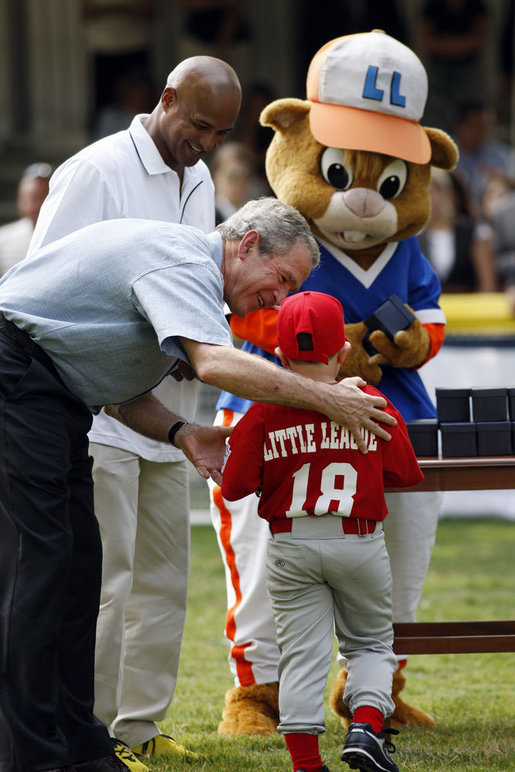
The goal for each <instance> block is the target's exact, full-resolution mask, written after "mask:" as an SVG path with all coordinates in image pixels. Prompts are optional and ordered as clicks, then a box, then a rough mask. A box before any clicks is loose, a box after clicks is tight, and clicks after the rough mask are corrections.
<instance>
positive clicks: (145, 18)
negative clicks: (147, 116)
mask: <svg viewBox="0 0 515 772" xmlns="http://www.w3.org/2000/svg"><path fill="white" fill-rule="evenodd" d="M155 12H156V9H155V2H154V0H82V20H83V23H84V30H85V34H86V47H87V51H88V54H89V58H90V68H91V82H92V84H93V94H92V103H91V107H90V113H91V114H90V129H91V131H92V132H93V130H94V126H95V121H96V120H97V116H98V115H99V113H100V112H101V110H103V109H104V108H105V107H106V106H107V105H112V104H114V103H115V101H116V89H117V85H118V83H119V80H120V78H121V77H122V76H123V75H124V74H125V73H127V72H138V73H142V74H144V75H146V76H148V77H149V76H150V74H151V72H152V23H153V20H154V17H155ZM151 106H152V105H150V106H149V109H150V108H151ZM124 128H127V127H126V126H125V127H124Z"/></svg>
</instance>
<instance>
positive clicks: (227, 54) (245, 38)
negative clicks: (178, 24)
mask: <svg viewBox="0 0 515 772" xmlns="http://www.w3.org/2000/svg"><path fill="white" fill-rule="evenodd" d="M179 3H180V5H181V6H182V8H183V10H184V29H183V30H182V33H181V35H180V36H179V40H178V46H179V52H178V53H179V56H180V58H181V59H184V58H186V57H188V56H198V55H200V54H204V55H206V56H215V57H218V58H219V59H224V61H226V62H229V63H230V64H231V65H232V66H233V67H234V68H235V69H236V70H237V72H238V73H240V77H241V74H242V73H247V72H248V71H249V68H250V67H251V61H250V42H251V40H252V29H251V26H250V23H249V21H248V20H247V17H246V13H245V6H246V4H247V2H246V0H179Z"/></svg>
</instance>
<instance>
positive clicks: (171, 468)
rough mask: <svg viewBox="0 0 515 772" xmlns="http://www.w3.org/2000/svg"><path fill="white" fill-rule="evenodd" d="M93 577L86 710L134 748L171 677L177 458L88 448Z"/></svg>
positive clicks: (177, 634) (162, 711)
mask: <svg viewBox="0 0 515 772" xmlns="http://www.w3.org/2000/svg"><path fill="white" fill-rule="evenodd" d="M90 452H91V453H92V455H93V458H94V466H93V478H94V483H95V511H96V515H97V518H98V521H99V524H100V532H101V536H102V544H103V551H104V556H103V575H102V591H101V599H100V613H99V617H98V625H97V639H96V657H95V714H96V715H97V716H98V717H99V718H100V719H101V720H102V721H103V722H104V723H105V724H106V725H107V726H108V727H110V730H111V733H112V735H113V736H115V737H117V738H119V739H120V740H123V741H124V742H126V743H127V744H128V745H129V746H130V747H135V746H136V745H140V744H141V743H143V742H146V741H147V740H149V739H151V738H152V737H154V736H155V735H156V734H158V733H159V730H158V728H157V726H156V722H158V721H162V720H163V719H164V718H165V716H166V711H167V709H168V707H169V705H170V702H171V700H172V697H173V693H174V690H175V684H176V681H177V671H178V667H179V654H180V647H181V641H182V633H183V628H184V619H185V615H186V596H187V584H188V571H189V551H190V531H189V486H188V476H187V469H186V461H179V462H160V463H158V462H154V461H147V460H145V459H143V458H140V457H139V456H138V455H135V454H134V453H131V452H129V451H126V450H121V449H119V448H113V447H110V446H108V445H100V444H97V443H91V444H90Z"/></svg>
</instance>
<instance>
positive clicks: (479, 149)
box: [454, 100, 514, 215]
mask: <svg viewBox="0 0 515 772" xmlns="http://www.w3.org/2000/svg"><path fill="white" fill-rule="evenodd" d="M495 125H496V115H495V110H494V108H493V107H491V106H490V105H487V104H485V103H484V102H479V101H477V100H476V101H471V102H467V103H463V104H462V106H461V107H460V109H459V113H458V116H457V119H456V123H455V131H454V137H455V139H456V143H457V145H458V149H459V151H460V157H459V160H458V166H457V169H458V170H459V171H460V173H461V174H462V175H463V178H464V180H465V182H466V183H467V185H468V187H469V189H470V192H471V194H472V199H473V203H474V206H475V207H476V214H478V215H479V214H480V212H481V209H482V205H483V196H484V193H485V189H486V186H487V184H488V181H489V180H490V179H491V178H492V177H493V176H495V175H497V174H499V173H501V174H509V172H510V169H511V167H512V165H513V162H514V158H513V151H511V149H510V148H509V146H508V145H506V144H504V143H503V142H500V141H499V140H498V139H496V138H495Z"/></svg>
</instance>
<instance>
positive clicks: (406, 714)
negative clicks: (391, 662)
mask: <svg viewBox="0 0 515 772" xmlns="http://www.w3.org/2000/svg"><path fill="white" fill-rule="evenodd" d="M346 683H347V671H346V670H343V668H342V670H340V672H339V673H338V675H337V677H336V680H335V682H334V684H333V686H332V689H331V694H330V696H329V704H330V706H331V710H332V711H333V713H335V714H336V715H337V716H340V718H341V722H342V726H343V727H344V728H345V729H348V728H349V724H350V722H351V721H352V716H351V713H350V710H349V708H348V707H347V705H344V702H343V693H344V691H345V684H346ZM405 686H406V678H405V676H404V675H403V674H402V672H401V671H400V670H396V671H395V673H394V674H393V683H392V699H393V701H394V704H395V710H394V712H393V713H392V715H391V716H390V718H389V719H388V723H389V725H390V726H392V727H393V728H396V729H399V728H400V729H402V728H405V727H407V726H420V727H432V726H436V721H435V720H434V718H433V717H432V716H430V715H428V714H427V713H424V711H422V710H419V709H418V708H414V707H412V706H411V705H408V704H407V703H406V702H403V700H401V699H400V697H399V692H401V691H402V690H403V689H404V687H405Z"/></svg>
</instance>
